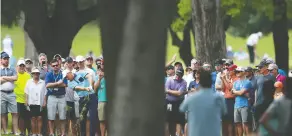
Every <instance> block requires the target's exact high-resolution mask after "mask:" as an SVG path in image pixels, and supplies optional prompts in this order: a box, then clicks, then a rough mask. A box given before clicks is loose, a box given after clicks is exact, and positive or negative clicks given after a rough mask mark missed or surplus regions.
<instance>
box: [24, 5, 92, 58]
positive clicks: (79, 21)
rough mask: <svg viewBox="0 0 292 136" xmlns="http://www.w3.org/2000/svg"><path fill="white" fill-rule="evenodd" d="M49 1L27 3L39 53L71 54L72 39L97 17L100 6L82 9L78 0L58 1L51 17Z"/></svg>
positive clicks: (28, 24)
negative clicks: (48, 7) (79, 8)
mask: <svg viewBox="0 0 292 136" xmlns="http://www.w3.org/2000/svg"><path fill="white" fill-rule="evenodd" d="M46 4H47V3H46V1H45V0H26V1H25V2H24V3H23V6H24V13H25V17H26V18H25V25H24V28H25V30H26V32H27V33H28V34H29V36H30V37H31V39H32V41H33V43H34V45H35V47H36V50H37V52H38V53H41V52H43V53H46V54H47V56H48V58H49V59H51V58H52V57H53V56H54V54H57V53H58V54H61V55H62V56H68V55H69V53H70V50H71V46H72V41H73V39H74V37H75V35H76V34H77V33H78V31H79V30H80V29H81V27H82V26H83V25H84V24H86V23H87V22H89V21H91V20H94V19H95V18H96V17H97V8H96V7H92V8H90V9H87V10H84V11H78V9H77V5H76V0H57V1H56V7H55V11H54V13H53V16H52V17H48V11H47V6H46Z"/></svg>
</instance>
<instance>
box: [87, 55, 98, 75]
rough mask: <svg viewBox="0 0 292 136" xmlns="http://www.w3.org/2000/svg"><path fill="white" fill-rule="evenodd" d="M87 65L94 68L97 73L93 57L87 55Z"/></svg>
mask: <svg viewBox="0 0 292 136" xmlns="http://www.w3.org/2000/svg"><path fill="white" fill-rule="evenodd" d="M86 67H87V68H89V69H91V70H93V72H94V73H96V72H97V71H96V69H95V68H94V67H93V57H92V56H87V57H86Z"/></svg>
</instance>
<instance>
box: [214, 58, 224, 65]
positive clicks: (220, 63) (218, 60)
mask: <svg viewBox="0 0 292 136" xmlns="http://www.w3.org/2000/svg"><path fill="white" fill-rule="evenodd" d="M223 64H224V61H223V60H222V59H217V60H215V65H223Z"/></svg>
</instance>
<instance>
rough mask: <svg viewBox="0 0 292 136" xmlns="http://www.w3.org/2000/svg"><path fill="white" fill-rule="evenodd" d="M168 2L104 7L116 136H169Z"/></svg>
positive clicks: (110, 0) (142, 0) (111, 0)
mask: <svg viewBox="0 0 292 136" xmlns="http://www.w3.org/2000/svg"><path fill="white" fill-rule="evenodd" d="M167 2H168V1H167V0H161V1H156V0H128V1H121V2H120V1H115V0H103V1H101V6H102V7H103V8H102V12H101V20H100V21H101V34H102V43H103V52H104V59H105V70H106V71H105V72H106V80H107V87H108V88H107V90H108V91H109V95H108V96H109V102H110V103H109V107H108V112H110V117H109V118H108V119H109V135H111V136H150V135H151V136H162V135H163V133H164V121H165V120H164V98H165V95H164V91H163V90H164V87H163V75H164V74H163V71H164V63H165V49H166V37H167V26H168V24H169V21H170V18H169V15H167V14H168V12H169V10H168V8H170V7H169V5H168V3H167ZM111 86H112V87H111Z"/></svg>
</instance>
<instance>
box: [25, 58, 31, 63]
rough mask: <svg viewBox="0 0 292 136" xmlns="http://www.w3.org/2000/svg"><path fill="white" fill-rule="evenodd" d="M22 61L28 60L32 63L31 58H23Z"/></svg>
mask: <svg viewBox="0 0 292 136" xmlns="http://www.w3.org/2000/svg"><path fill="white" fill-rule="evenodd" d="M24 61H25V62H28V61H29V62H31V63H32V60H31V59H30V58H26V59H24Z"/></svg>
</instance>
